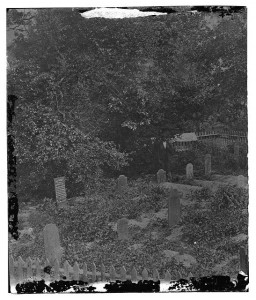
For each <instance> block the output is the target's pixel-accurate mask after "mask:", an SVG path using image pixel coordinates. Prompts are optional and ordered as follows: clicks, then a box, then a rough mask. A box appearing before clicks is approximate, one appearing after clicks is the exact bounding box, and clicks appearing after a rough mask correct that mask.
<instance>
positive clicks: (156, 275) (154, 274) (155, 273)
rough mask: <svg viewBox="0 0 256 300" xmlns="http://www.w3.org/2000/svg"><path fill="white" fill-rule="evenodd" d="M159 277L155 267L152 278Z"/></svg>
mask: <svg viewBox="0 0 256 300" xmlns="http://www.w3.org/2000/svg"><path fill="white" fill-rule="evenodd" d="M159 279H160V276H159V273H158V271H157V269H156V268H154V270H153V280H154V281H158V280H159Z"/></svg>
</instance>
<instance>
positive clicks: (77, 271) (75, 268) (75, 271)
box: [73, 261, 80, 280]
mask: <svg viewBox="0 0 256 300" xmlns="http://www.w3.org/2000/svg"><path fill="white" fill-rule="evenodd" d="M73 274H74V277H73V279H74V280H79V274H80V269H79V265H78V263H77V261H75V263H74V266H73Z"/></svg>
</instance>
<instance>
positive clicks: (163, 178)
mask: <svg viewBox="0 0 256 300" xmlns="http://www.w3.org/2000/svg"><path fill="white" fill-rule="evenodd" d="M156 176H157V183H162V182H166V172H165V171H164V170H163V169H160V170H158V172H157V174H156Z"/></svg>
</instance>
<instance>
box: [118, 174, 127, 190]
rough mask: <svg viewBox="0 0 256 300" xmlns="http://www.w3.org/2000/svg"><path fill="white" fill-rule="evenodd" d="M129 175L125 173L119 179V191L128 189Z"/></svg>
mask: <svg viewBox="0 0 256 300" xmlns="http://www.w3.org/2000/svg"><path fill="white" fill-rule="evenodd" d="M127 187H128V184H127V177H126V176H124V175H120V176H119V177H118V179H117V188H118V191H119V192H123V191H125V190H126V189H127Z"/></svg>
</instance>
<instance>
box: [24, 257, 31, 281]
mask: <svg viewBox="0 0 256 300" xmlns="http://www.w3.org/2000/svg"><path fill="white" fill-rule="evenodd" d="M32 263H33V261H32V259H31V258H30V257H29V258H28V259H27V261H26V267H27V279H28V280H33V271H32Z"/></svg>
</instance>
